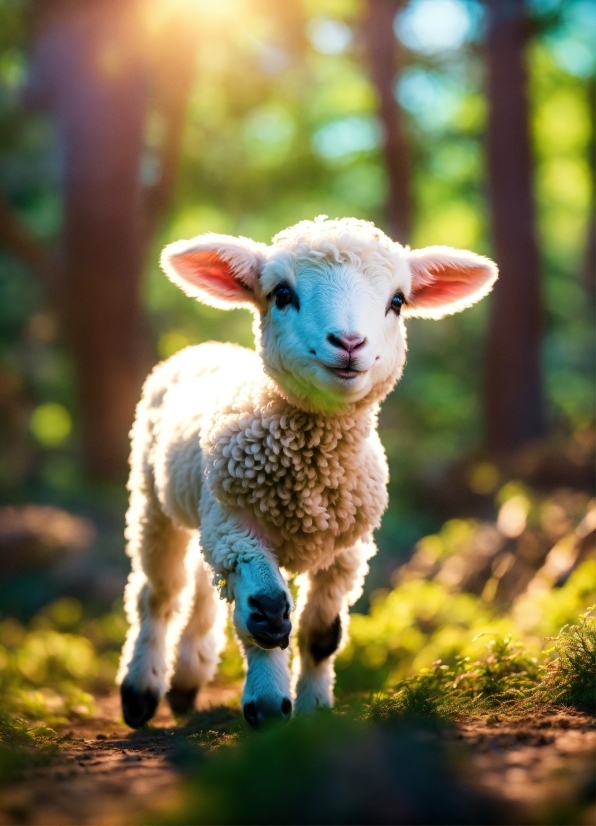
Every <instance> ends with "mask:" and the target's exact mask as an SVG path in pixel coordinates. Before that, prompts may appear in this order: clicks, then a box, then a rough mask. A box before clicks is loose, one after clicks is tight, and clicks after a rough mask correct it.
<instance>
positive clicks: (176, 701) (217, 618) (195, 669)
mask: <svg viewBox="0 0 596 826" xmlns="http://www.w3.org/2000/svg"><path fill="white" fill-rule="evenodd" d="M193 544H194V543H193ZM193 550H194V549H193ZM196 550H197V554H196V555H195V560H194V563H195V564H194V567H195V570H194V578H195V591H194V597H193V603H192V608H191V612H190V614H189V616H188V619H187V621H186V626H185V628H184V631H183V632H182V636H181V637H180V643H179V645H178V654H177V659H176V667H175V669H174V674H173V676H172V681H171V685H170V689H169V691H168V693H167V694H166V698H167V701H168V703H169V705H170V708H171V709H172V711H173V712H174V713H175V714H188V713H189V712H190V711H192V710H193V708H194V705H195V699H196V696H197V694H198V692H199V689H200V688H201V686H202V685H205V684H206V683H208V682H209V681H210V680H212V679H213V677H214V675H215V671H216V669H217V665H218V663H219V655H220V653H221V650H222V648H223V646H224V643H225V621H226V616H227V607H226V604H225V603H224V602H223V601H222V600H220V599H219V596H218V594H217V591H216V590H215V588H214V587H213V585H212V584H211V579H212V577H213V572H212V571H211V570H210V569H209V568H208V567H207V565H206V564H205V562H204V561H203V558H202V557H201V556H200V555H199V554H198V548H196ZM196 557H198V558H196Z"/></svg>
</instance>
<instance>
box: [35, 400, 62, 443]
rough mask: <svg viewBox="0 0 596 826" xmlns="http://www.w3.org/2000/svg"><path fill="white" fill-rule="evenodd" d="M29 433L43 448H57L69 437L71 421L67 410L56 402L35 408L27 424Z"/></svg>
mask: <svg viewBox="0 0 596 826" xmlns="http://www.w3.org/2000/svg"><path fill="white" fill-rule="evenodd" d="M29 427H30V430H31V433H32V434H33V436H34V437H35V439H37V441H38V442H39V443H40V444H41V445H43V446H44V447H59V446H60V445H62V444H64V442H65V441H66V440H67V439H68V437H69V436H70V432H71V430H72V419H71V416H70V413H69V412H68V410H67V409H66V408H65V407H64V406H63V405H61V404H57V403H56V402H46V403H45V404H40V405H39V407H36V408H35V410H34V411H33V414H32V416H31V421H30V423H29Z"/></svg>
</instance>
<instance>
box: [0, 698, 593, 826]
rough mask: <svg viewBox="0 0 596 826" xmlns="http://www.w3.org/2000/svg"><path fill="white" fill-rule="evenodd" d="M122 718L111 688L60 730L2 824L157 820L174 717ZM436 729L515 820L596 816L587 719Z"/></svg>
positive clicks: (4, 809) (173, 785) (167, 783)
mask: <svg viewBox="0 0 596 826" xmlns="http://www.w3.org/2000/svg"><path fill="white" fill-rule="evenodd" d="M237 694H238V689H234V688H230V687H212V688H210V689H209V690H207V691H205V693H204V694H203V696H202V698H201V702H200V707H201V708H203V709H207V708H209V707H212V706H218V705H222V704H225V703H229V702H230V701H231V700H232V699H233V698H234V697H235V696H237ZM233 714H234V712H230V715H233ZM119 719H120V708H119V698H118V696H117V695H116V694H111V695H110V696H108V697H103V698H100V699H98V701H97V711H96V713H95V715H94V716H93V717H92V718H90V719H89V720H86V721H84V722H82V723H80V724H77V725H76V727H75V726H72V727H71V728H70V729H66V730H64V731H61V732H60V734H63V735H66V736H67V738H68V739H65V740H63V744H64V759H63V760H61V761H60V762H59V763H58V764H56V765H52V766H49V767H45V768H37V769H35V770H32V771H31V772H29V773H28V775H27V776H26V777H25V778H23V779H22V780H21V781H19V782H18V783H17V784H15V785H14V786H13V787H12V788H9V789H5V790H3V791H2V792H0V824H34V825H35V826H50V824H76V825H77V826H78V825H79V824H80V826H86V825H87V824H93V825H94V826H95V824H97V826H99V825H100V824H106V826H120V824H130V823H135V822H139V821H141V820H144V821H145V822H155V823H159V822H160V818H159V814H158V813H157V812H158V811H159V810H160V809H161V810H163V807H168V806H169V805H172V804H174V803H175V802H176V800H177V797H178V795H179V782H178V777H179V775H178V771H177V769H176V766H175V763H174V762H173V759H172V758H173V756H174V753H175V749H174V747H173V743H174V740H175V738H176V729H175V721H174V719H173V717H172V716H171V714H170V712H169V710H168V709H167V707H166V706H165V704H162V706H160V710H159V713H158V716H157V717H156V719H155V720H154V724H153V725H152V726H151V727H150V728H148V729H146V730H144V731H141V732H131V731H130V729H128V728H127V727H126V726H124V725H123V724H122V723H120V722H118V721H119ZM227 722H228V723H229V719H228V721H227ZM224 725H225V721H224ZM216 727H217V725H216ZM442 736H443V737H446V738H448V739H449V738H454V739H458V740H464V741H465V742H466V743H467V744H468V746H469V748H470V754H471V763H470V767H469V771H470V773H471V774H472V776H473V779H474V781H475V782H478V784H479V785H480V786H484V787H485V788H487V789H489V790H491V791H492V792H494V793H496V795H498V796H499V797H504V798H505V799H506V800H508V801H509V802H510V803H511V804H512V805H514V806H515V807H516V808H517V811H518V812H519V821H517V820H516V821H515V822H520V823H522V822H525V823H547V822H548V823H578V824H586V826H588V824H593V823H594V822H595V819H594V808H593V804H590V800H589V796H590V791H589V787H590V783H592V786H593V782H594V781H593V777H594V755H595V752H596V722H595V721H594V719H593V718H590V717H588V716H586V715H581V714H573V713H559V714H542V715H537V716H536V717H534V718H532V719H531V720H527V719H525V720H518V721H501V720H498V719H497V720H495V721H494V722H493V723H492V725H487V724H486V723H479V722H473V723H469V724H462V725H461V726H459V728H458V729H457V730H455V731H453V732H451V733H444V734H443V735H442ZM592 793H593V791H592ZM570 801H572V803H570ZM151 812H153V814H151ZM147 818H148V820H147Z"/></svg>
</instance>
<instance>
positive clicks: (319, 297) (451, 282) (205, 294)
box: [162, 216, 497, 411]
mask: <svg viewBox="0 0 596 826" xmlns="http://www.w3.org/2000/svg"><path fill="white" fill-rule="evenodd" d="M162 266H163V267H164V269H165V271H166V273H167V275H168V276H169V277H170V278H171V279H172V281H174V282H175V283H176V284H178V285H179V286H180V287H182V289H183V290H184V291H185V292H186V293H188V294H189V295H192V296H194V297H196V298H198V299H199V300H201V301H203V302H205V303H207V304H210V305H212V306H215V307H228V308H229V307H234V306H248V307H250V308H252V309H253V310H254V311H255V313H256V319H257V326H256V332H257V344H258V348H259V352H260V355H261V357H262V360H263V363H264V365H265V369H266V371H267V373H268V374H269V375H270V376H271V377H272V378H274V379H275V381H276V382H277V384H278V386H279V388H280V391H281V392H282V393H283V394H284V395H285V396H287V397H288V398H289V399H290V400H292V401H294V402H295V403H297V404H299V405H300V406H303V407H306V408H308V409H315V410H324V411H331V410H334V409H339V408H341V407H345V406H346V405H347V404H350V403H353V402H358V401H360V400H362V399H370V400H371V401H372V400H378V399H380V398H382V397H383V396H385V395H386V393H387V392H388V391H389V390H390V389H391V388H392V387H393V385H394V384H395V382H396V381H397V380H398V379H399V377H400V376H401V372H402V370H403V366H404V362H405V354H406V334H405V328H404V324H403V319H404V318H405V317H408V316H421V317H425V318H441V317H442V316H444V315H447V314H449V313H454V312H458V311H459V310H462V309H464V308H465V307H469V306H470V305H472V304H474V303H476V301H478V300H479V299H480V298H482V297H483V296H485V295H486V294H487V293H488V292H489V291H490V289H491V288H492V285H493V283H494V281H495V279H496V277H497V268H496V266H495V264H494V263H493V262H492V261H490V260H489V259H487V258H483V257H482V256H479V255H475V254H474V253H471V252H466V251H463V250H455V249H452V248H450V247H427V248H425V249H420V250H410V249H409V248H408V247H403V246H401V244H398V243H396V242H394V241H391V239H390V238H388V237H387V236H386V235H385V234H384V233H382V232H381V231H380V230H379V229H377V228H376V227H375V226H374V225H373V224H371V223H369V222H366V221H359V220H356V219H353V218H344V219H340V220H336V221H331V220H327V219H326V218H325V217H324V216H321V217H320V218H317V219H316V220H315V221H302V222H301V223H299V224H297V225H296V226H294V227H290V228H289V229H287V230H284V231H283V232H281V233H279V235H276V236H275V238H274V239H273V242H272V244H271V245H270V246H267V245H265V244H259V243H256V242H254V241H251V240H250V239H247V238H232V237H229V236H224V235H214V234H207V235H201V236H199V237H197V238H194V239H192V240H191V241H179V242H177V243H175V244H170V245H169V246H168V247H166V249H165V250H164V252H163V255H162Z"/></svg>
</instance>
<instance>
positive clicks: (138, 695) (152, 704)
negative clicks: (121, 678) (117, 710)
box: [120, 683, 159, 728]
mask: <svg viewBox="0 0 596 826" xmlns="http://www.w3.org/2000/svg"><path fill="white" fill-rule="evenodd" d="M120 697H121V698H122V716H123V717H124V722H125V723H126V725H127V726H130V727H131V728H141V726H144V725H145V723H147V722H148V721H149V720H150V719H151V718H152V717H153V715H154V714H155V709H156V708H157V705H158V703H159V695H158V694H157V692H155V691H152V690H151V689H150V688H146V689H145V690H144V691H139V689H137V688H133V686H131V685H127V684H126V683H122V685H121V686H120Z"/></svg>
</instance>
